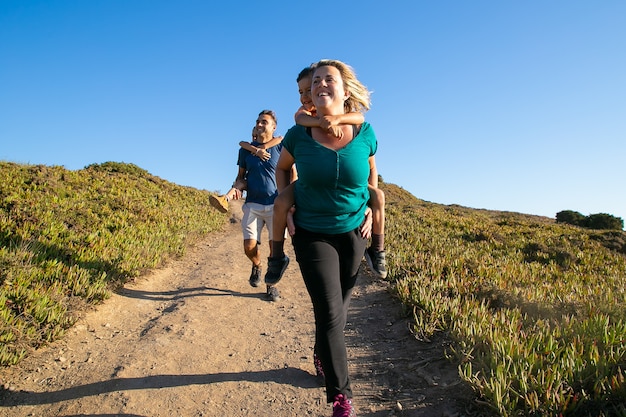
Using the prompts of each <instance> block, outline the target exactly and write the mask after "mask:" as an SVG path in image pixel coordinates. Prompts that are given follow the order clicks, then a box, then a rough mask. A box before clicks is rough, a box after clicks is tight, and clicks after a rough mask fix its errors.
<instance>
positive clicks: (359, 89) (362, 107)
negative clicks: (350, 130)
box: [311, 59, 371, 113]
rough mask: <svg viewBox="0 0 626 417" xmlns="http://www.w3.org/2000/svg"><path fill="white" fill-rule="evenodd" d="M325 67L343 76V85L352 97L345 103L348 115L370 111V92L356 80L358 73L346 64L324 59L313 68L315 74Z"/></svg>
mask: <svg viewBox="0 0 626 417" xmlns="http://www.w3.org/2000/svg"><path fill="white" fill-rule="evenodd" d="M324 66H331V67H335V68H337V69H338V70H339V73H340V74H341V79H342V80H343V85H344V87H345V88H346V90H348V92H349V93H350V97H348V99H347V100H346V101H345V102H344V105H343V107H344V110H345V112H346V113H351V112H361V113H365V112H366V111H368V110H369V109H370V105H371V101H370V94H371V93H370V91H369V90H368V89H367V87H365V86H364V85H363V84H361V82H360V81H359V80H358V79H357V78H356V73H355V72H354V69H352V67H351V66H350V65H348V64H346V63H344V62H341V61H338V60H336V59H322V60H320V61H318V62H316V63H315V64H313V65H312V66H311V67H312V68H313V72H315V70H316V69H318V68H320V67H324Z"/></svg>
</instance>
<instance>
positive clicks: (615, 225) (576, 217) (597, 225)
mask: <svg viewBox="0 0 626 417" xmlns="http://www.w3.org/2000/svg"><path fill="white" fill-rule="evenodd" d="M556 222H557V223H567V224H572V225H574V226H581V227H586V228H588V229H597V230H622V229H623V228H624V220H622V218H621V217H616V216H613V215H611V214H607V213H597V214H590V215H589V216H583V215H582V214H580V213H579V212H577V211H573V210H563V211H559V212H558V213H557V214H556Z"/></svg>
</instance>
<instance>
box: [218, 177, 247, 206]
mask: <svg viewBox="0 0 626 417" xmlns="http://www.w3.org/2000/svg"><path fill="white" fill-rule="evenodd" d="M247 186H248V184H247V183H246V181H245V180H236V181H235V182H234V183H233V186H232V188H231V189H230V190H228V192H227V193H226V194H224V197H226V200H228V201H232V200H239V199H240V198H241V195H242V193H243V190H245V189H246V188H247Z"/></svg>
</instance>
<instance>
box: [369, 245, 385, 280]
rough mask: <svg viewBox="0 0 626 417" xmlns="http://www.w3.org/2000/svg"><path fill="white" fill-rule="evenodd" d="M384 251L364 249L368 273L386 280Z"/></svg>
mask: <svg viewBox="0 0 626 417" xmlns="http://www.w3.org/2000/svg"><path fill="white" fill-rule="evenodd" d="M385 256H386V255H385V251H384V250H381V251H380V252H377V251H375V250H374V249H373V248H367V249H365V260H366V261H367V266H369V268H370V271H372V272H373V273H375V274H376V275H378V276H379V277H380V278H382V279H385V278H387V260H386V259H385Z"/></svg>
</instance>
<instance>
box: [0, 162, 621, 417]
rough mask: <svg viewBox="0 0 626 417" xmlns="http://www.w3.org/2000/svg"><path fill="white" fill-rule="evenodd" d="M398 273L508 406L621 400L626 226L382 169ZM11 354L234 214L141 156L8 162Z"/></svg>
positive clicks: (7, 350) (0, 255)
mask: <svg viewBox="0 0 626 417" xmlns="http://www.w3.org/2000/svg"><path fill="white" fill-rule="evenodd" d="M381 187H382V188H383V189H384V190H385V192H386V196H387V233H386V243H387V251H388V262H389V276H388V280H389V281H390V282H391V283H392V284H393V288H394V290H395V292H396V295H397V296H398V297H399V299H400V300H401V301H402V302H403V303H404V305H405V306H406V311H407V313H408V314H410V315H411V317H413V318H414V320H415V325H414V333H415V336H416V337H417V338H420V339H428V338H429V337H432V335H433V334H435V333H437V332H446V333H447V334H448V335H449V336H451V337H452V339H453V340H454V342H455V343H454V345H453V348H451V350H450V352H449V353H450V357H451V360H453V361H457V362H458V363H459V372H460V373H461V375H462V376H463V377H464V378H465V379H466V381H468V383H470V384H472V386H473V387H474V388H475V389H476V391H477V392H478V393H479V394H480V395H481V397H482V399H483V400H484V401H485V403H487V404H489V406H490V407H491V408H493V409H494V410H495V411H497V412H498V413H500V414H501V415H505V416H516V415H536V416H544V415H554V416H556V415H564V416H587V415H592V416H613V415H626V408H625V407H624V405H623V404H625V403H626V383H625V381H624V379H625V377H626V374H625V372H626V320H625V318H626V317H625V314H626V313H625V312H626V309H625V307H626V294H625V288H626V236H625V234H624V232H621V231H594V230H590V229H583V228H579V227H575V226H569V225H564V224H556V223H555V222H554V220H552V219H548V218H545V217H538V216H530V215H523V214H519V213H508V212H495V211H488V210H474V209H468V208H464V207H459V206H443V205H439V204H434V203H429V202H425V201H422V200H419V199H417V198H415V197H414V196H412V195H410V194H409V193H407V192H406V191H404V190H402V189H401V188H400V187H397V186H394V185H392V184H385V183H382V184H381ZM0 198H1V203H0V317H1V318H2V321H1V322H0V326H1V327H0V361H1V363H2V364H3V365H9V364H12V363H16V362H17V361H19V359H20V358H21V357H23V356H24V355H25V354H26V353H27V352H28V351H29V350H30V349H32V348H36V347H37V346H39V345H41V344H43V343H46V342H48V341H51V340H54V339H55V338H58V337H60V336H61V335H62V333H63V330H64V329H66V328H68V327H69V326H71V325H72V323H73V321H74V320H75V317H76V316H77V314H78V312H80V310H81V309H82V308H83V307H84V306H85V305H87V304H88V303H96V302H98V301H100V300H102V299H104V298H106V297H107V294H108V291H110V290H111V289H113V288H115V286H117V285H120V284H121V283H123V282H124V281H126V280H128V279H129V278H131V277H133V276H136V275H137V274H139V273H141V271H143V270H145V269H146V268H152V267H155V266H158V265H160V264H161V263H162V262H163V260H165V259H167V258H168V257H169V256H177V255H180V254H182V253H183V252H184V250H185V247H186V246H187V245H188V244H189V243H190V242H192V241H193V240H194V239H195V238H196V237H197V236H200V235H204V234H206V233H210V232H212V231H214V230H217V229H219V228H220V227H221V226H222V225H223V224H224V222H225V221H226V220H227V216H225V215H222V214H219V213H217V212H216V211H215V210H213V209H210V208H209V207H208V204H207V199H208V193H207V192H205V191H199V190H196V189H191V188H188V187H180V186H177V185H174V184H171V183H168V182H167V181H164V180H162V179H159V178H157V177H154V176H152V175H150V174H149V173H147V172H146V171H144V170H142V169H140V168H138V167H136V166H134V165H130V164H118V163H106V164H102V165H94V166H90V167H87V168H86V169H84V170H80V171H67V170H65V169H64V168H62V167H44V166H24V165H17V164H11V163H0Z"/></svg>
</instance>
